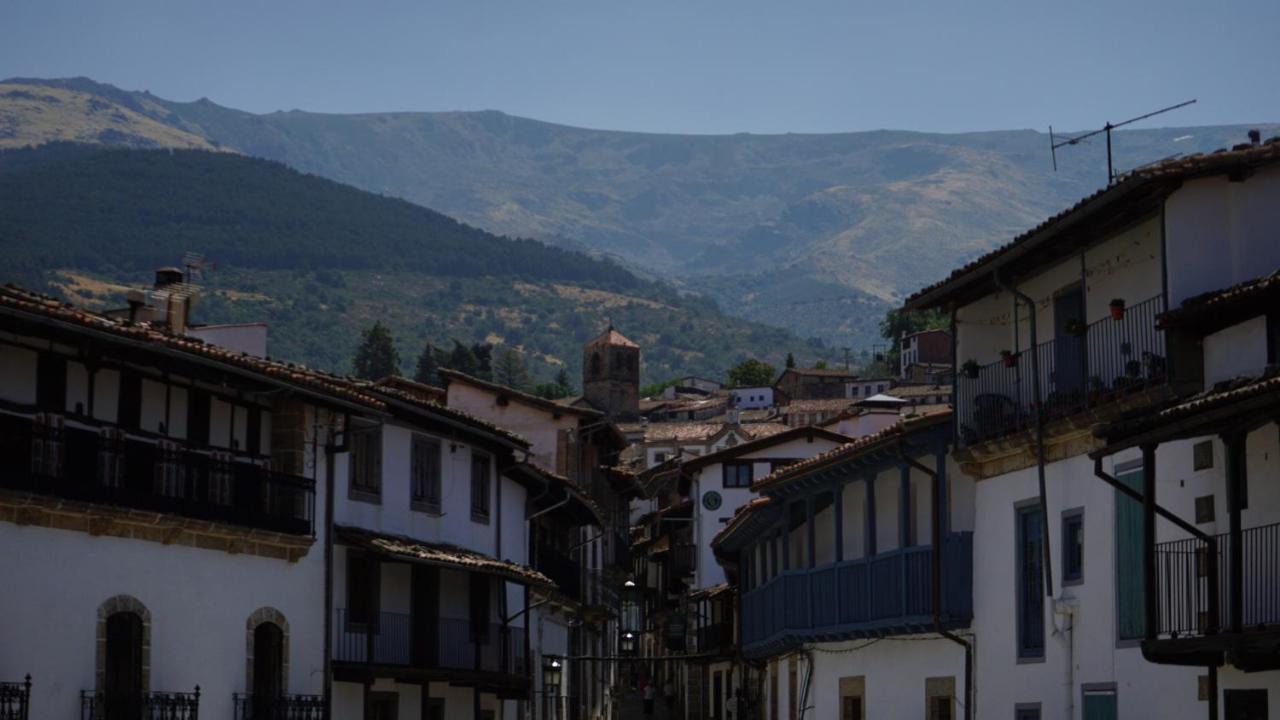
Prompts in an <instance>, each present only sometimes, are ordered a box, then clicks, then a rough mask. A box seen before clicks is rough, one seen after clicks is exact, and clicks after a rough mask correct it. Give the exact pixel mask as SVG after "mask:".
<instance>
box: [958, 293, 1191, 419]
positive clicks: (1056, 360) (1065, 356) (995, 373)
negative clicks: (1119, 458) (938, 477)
mask: <svg viewBox="0 0 1280 720" xmlns="http://www.w3.org/2000/svg"><path fill="white" fill-rule="evenodd" d="M1164 307H1165V301H1164V296H1163V295H1157V296H1156V297H1153V298H1151V299H1149V300H1145V301H1143V302H1140V303H1138V304H1136V305H1133V306H1130V307H1127V308H1125V312H1124V317H1123V318H1121V319H1119V320H1116V319H1113V318H1111V317H1106V318H1103V319H1101V320H1098V321H1096V322H1094V323H1092V324H1090V325H1088V326H1080V327H1081V330H1080V332H1079V334H1076V335H1071V334H1068V335H1064V336H1062V337H1058V338H1055V339H1053V340H1049V341H1047V342H1042V343H1040V344H1039V345H1037V346H1036V347H1035V348H1028V349H1026V350H1022V351H1019V352H1017V353H1014V354H1012V355H1011V356H1010V359H1008V360H1005V359H1003V358H1002V359H1001V360H998V361H996V362H993V363H990V364H988V365H983V366H980V367H978V368H976V369H972V368H971V369H969V370H968V371H966V369H965V368H964V367H963V366H960V367H958V368H957V370H958V372H957V377H956V409H957V431H958V432H959V435H960V440H961V441H962V442H964V443H966V444H972V443H975V442H981V441H983V440H989V439H992V438H997V437H1001V436H1004V435H1009V434H1012V433H1016V432H1019V431H1021V430H1024V429H1027V428H1029V427H1030V426H1031V425H1032V424H1033V423H1034V420H1035V383H1034V380H1035V378H1034V376H1033V373H1032V368H1033V366H1035V365H1038V366H1039V370H1040V396H1041V403H1042V409H1043V415H1044V418H1045V419H1052V418H1058V417H1065V416H1068V415H1072V414H1075V413H1078V412H1081V411H1084V410H1087V409H1090V408H1093V407H1097V406H1099V405H1104V404H1106V403H1110V402H1113V401H1115V400H1116V399H1117V398H1120V397H1123V396H1125V395H1130V394H1133V393H1135V392H1138V391H1141V390H1145V389H1147V388H1151V387H1155V386H1157V385H1161V384H1163V383H1165V382H1166V381H1167V380H1168V376H1169V372H1168V360H1167V357H1166V350H1165V336H1164V331H1163V330H1161V329H1160V328H1158V327H1157V326H1156V318H1157V316H1159V315H1160V314H1161V313H1163V312H1164ZM1033 352H1034V353H1035V362H1034V363H1033V361H1032V353H1033Z"/></svg>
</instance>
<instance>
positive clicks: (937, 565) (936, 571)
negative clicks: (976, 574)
mask: <svg viewBox="0 0 1280 720" xmlns="http://www.w3.org/2000/svg"><path fill="white" fill-rule="evenodd" d="M898 459H899V460H901V461H902V462H904V463H906V464H907V465H910V466H911V467H912V468H915V469H916V470H919V471H920V472H922V473H924V474H925V475H927V476H929V479H930V480H931V481H932V484H933V499H932V502H930V503H929V505H930V507H931V510H930V513H929V521H930V525H931V533H932V536H933V552H931V553H929V554H930V556H931V557H930V558H929V572H930V576H931V577H930V582H931V584H932V586H933V587H931V588H930V595H931V597H930V603H931V604H932V605H933V631H934V632H936V633H938V634H939V635H941V636H942V637H944V638H946V639H947V640H950V641H951V642H953V643H956V644H957V645H959V646H960V647H962V648H964V715H963V718H964V720H973V646H972V645H971V644H970V643H969V641H968V640H965V639H964V638H962V637H960V636H959V635H956V634H955V633H953V632H951V631H950V630H947V629H946V628H944V627H943V626H942V508H941V507H940V505H941V503H939V502H938V499H939V498H940V497H942V486H941V484H942V481H941V479H940V478H939V477H938V473H937V471H935V470H931V469H930V468H929V467H928V466H926V465H923V464H921V463H919V462H917V461H916V460H915V459H913V458H911V457H908V456H907V454H906V452H904V451H903V449H902V441H901V440H899V441H898Z"/></svg>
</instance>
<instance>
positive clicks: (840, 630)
mask: <svg viewBox="0 0 1280 720" xmlns="http://www.w3.org/2000/svg"><path fill="white" fill-rule="evenodd" d="M933 552H934V550H933V547H932V546H928V545H925V546H916V547H908V548H903V549H898V550H891V551H887V552H883V553H879V554H876V555H872V556H870V557H864V558H859V559H857V560H847V561H844V562H838V563H832V564H827V565H824V566H821V567H816V568H805V569H799V570H784V571H782V572H780V573H779V574H778V575H776V576H775V577H773V578H772V579H770V580H769V581H767V582H765V583H763V584H762V585H760V586H759V587H756V588H753V589H751V590H749V591H747V592H745V593H743V594H742V629H741V633H742V648H743V653H744V654H745V655H746V656H748V657H760V656H764V655H772V654H776V653H778V652H785V651H786V650H788V649H791V648H794V647H797V646H799V645H800V644H802V643H808V642H834V641H840V640H855V639H859V638H869V637H881V636H885V635H900V634H911V633H917V632H932V631H934V629H935V626H934V612H933V572H932V564H933ZM942 553H943V556H942V593H941V607H940V608H939V613H938V615H939V619H940V620H941V621H942V624H943V627H944V628H946V629H956V628H963V627H968V625H969V622H970V621H971V620H972V619H973V600H972V598H973V533H970V532H956V533H951V534H949V535H947V536H946V539H945V541H944V542H943V543H942Z"/></svg>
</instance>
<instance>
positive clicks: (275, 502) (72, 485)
mask: <svg viewBox="0 0 1280 720" xmlns="http://www.w3.org/2000/svg"><path fill="white" fill-rule="evenodd" d="M0 457H2V458H3V462H4V463H5V465H6V467H5V472H4V473H0V488H5V489H9V490H22V491H28V492H33V493H39V494H42V495H54V496H57V497H60V498H65V499H68V500H79V501H83V502H88V503H96V504H102V505H118V506H121V507H126V508H130V509H136V510H146V511H152V512H159V513H167V514H172V515H179V516H182V517H188V518H193V519H196V520H207V521H212V522H222V523H227V524H231V525H240V526H244V527H250V528H256V529H262V530H270V531H274V532H282V533H290V534H294V535H310V534H311V533H312V518H313V516H314V511H315V482H314V481H312V480H310V479H308V478H303V477H298V476H294V475H286V474H284V473H278V472H273V471H271V470H269V469H267V468H265V467H262V466H261V465H258V464H254V463H253V462H248V461H247V460H248V459H247V458H243V457H237V456H235V455H232V454H231V453H227V452H219V451H214V450H209V451H204V450H197V449H194V448H189V447H186V446H182V445H179V444H177V443H173V442H170V441H165V440H162V439H159V438H147V437H140V436H135V435H131V434H126V433H124V432H121V431H120V430H119V429H117V428H114V427H101V428H98V429H90V428H84V427H73V426H65V427H55V426H51V425H48V424H42V423H37V422H35V421H33V420H32V419H31V418H27V417H21V416H17V415H8V414H0Z"/></svg>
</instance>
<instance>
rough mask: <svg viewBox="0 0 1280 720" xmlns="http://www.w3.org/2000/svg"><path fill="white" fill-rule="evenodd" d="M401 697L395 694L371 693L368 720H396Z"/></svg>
mask: <svg viewBox="0 0 1280 720" xmlns="http://www.w3.org/2000/svg"><path fill="white" fill-rule="evenodd" d="M399 700H400V695H399V694H398V693H393V692H371V693H369V717H368V718H366V720H396V718H397V717H398V715H399V709H400V708H399Z"/></svg>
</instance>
